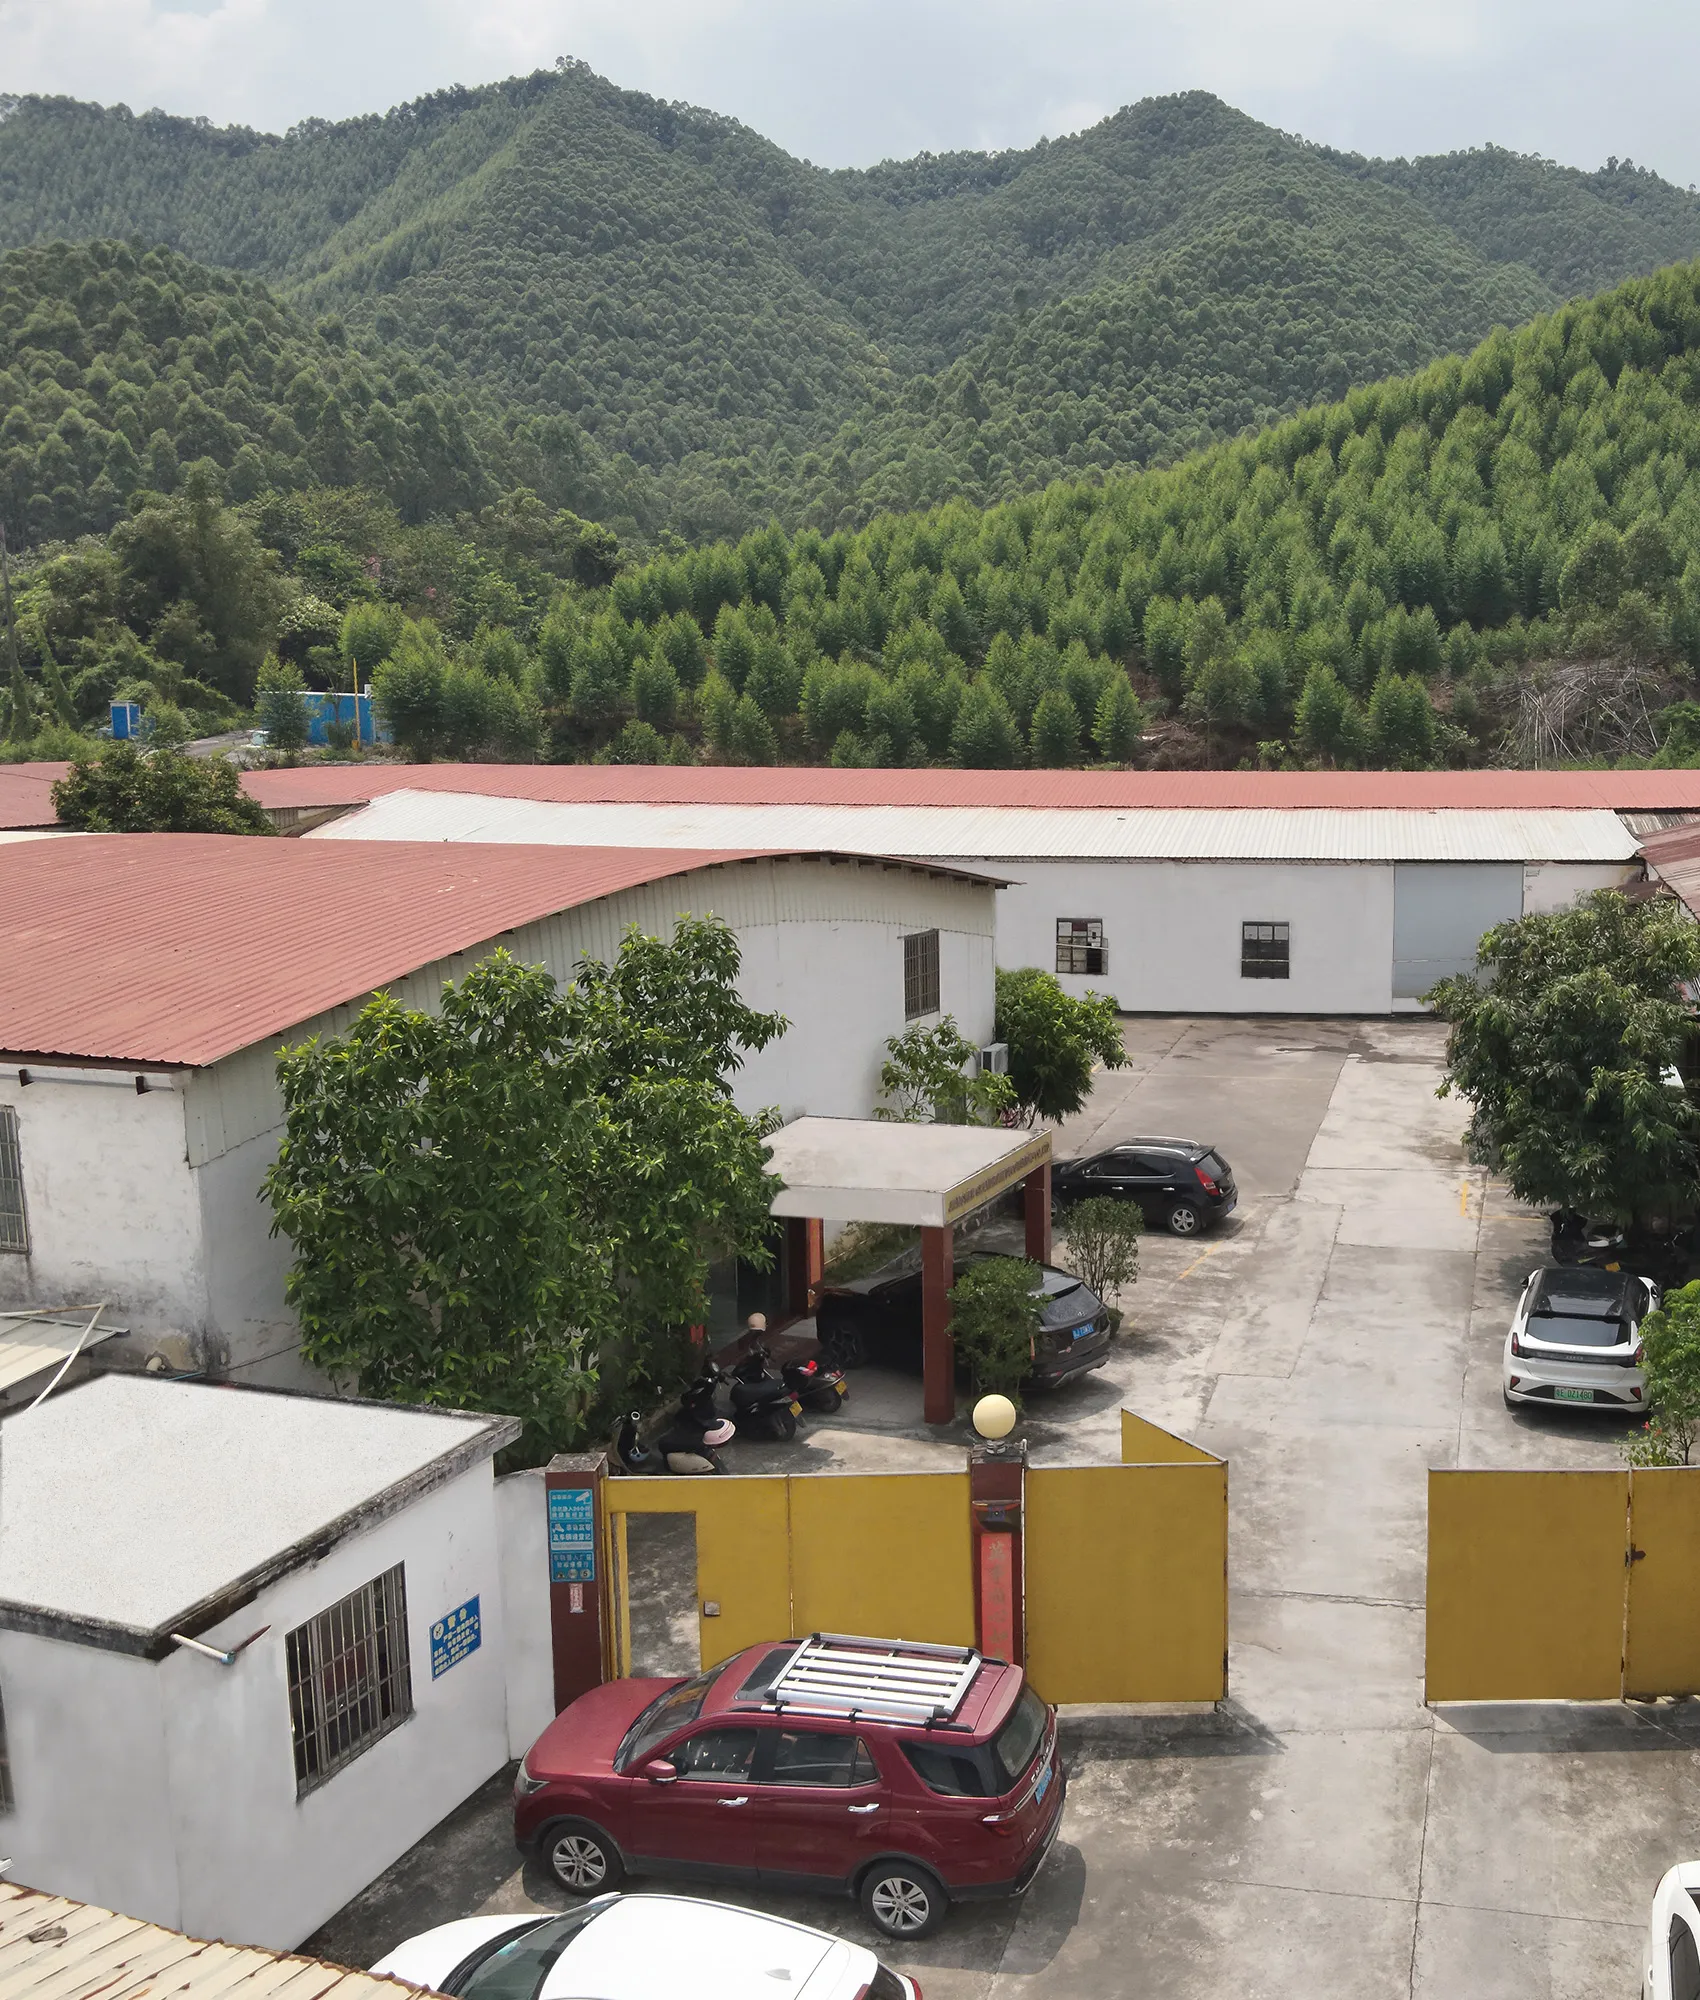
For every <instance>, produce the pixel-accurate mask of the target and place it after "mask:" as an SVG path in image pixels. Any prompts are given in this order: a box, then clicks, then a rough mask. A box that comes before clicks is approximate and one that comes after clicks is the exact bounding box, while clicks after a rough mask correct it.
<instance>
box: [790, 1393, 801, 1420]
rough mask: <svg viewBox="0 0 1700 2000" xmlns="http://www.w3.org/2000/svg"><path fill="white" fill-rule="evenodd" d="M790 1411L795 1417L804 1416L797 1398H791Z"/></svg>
mask: <svg viewBox="0 0 1700 2000" xmlns="http://www.w3.org/2000/svg"><path fill="white" fill-rule="evenodd" d="M790 1409H791V1414H792V1416H794V1417H800V1416H801V1415H802V1414H803V1406H802V1404H801V1403H799V1402H798V1401H797V1399H796V1397H795V1396H793V1397H792V1398H791V1403H790Z"/></svg>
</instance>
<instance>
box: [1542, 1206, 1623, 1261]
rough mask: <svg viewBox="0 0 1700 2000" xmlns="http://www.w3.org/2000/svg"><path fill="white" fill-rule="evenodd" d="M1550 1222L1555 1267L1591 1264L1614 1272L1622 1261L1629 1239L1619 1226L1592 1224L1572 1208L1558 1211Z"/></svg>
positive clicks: (1553, 1213) (1555, 1210) (1615, 1224)
mask: <svg viewBox="0 0 1700 2000" xmlns="http://www.w3.org/2000/svg"><path fill="white" fill-rule="evenodd" d="M1548 1220H1549V1221H1550V1222H1551V1224H1552V1257H1553V1262H1554V1263H1555V1264H1592V1265H1594V1266H1596V1267H1597V1268H1599V1269H1601V1270H1607V1271H1612V1270H1616V1268H1617V1267H1618V1265H1619V1264H1620V1263H1621V1262H1622V1261H1623V1256H1624V1250H1625V1247H1626V1244H1627V1238H1626V1237H1625V1235H1624V1233H1623V1229H1622V1227H1621V1226H1620V1225H1619V1224H1618V1223H1615V1222H1590V1221H1589V1219H1588V1218H1587V1216H1585V1215H1579V1214H1577V1212H1576V1210H1575V1209H1573V1208H1555V1209H1554V1210H1553V1211H1552V1213H1551V1215H1550V1216H1549V1218H1548Z"/></svg>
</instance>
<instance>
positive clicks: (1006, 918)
mask: <svg viewBox="0 0 1700 2000" xmlns="http://www.w3.org/2000/svg"><path fill="white" fill-rule="evenodd" d="M987 865H988V866H989V867H996V868H997V869H998V870H999V872H1001V873H1003V874H1005V875H1008V876H1014V877H1018V878H1019V879H1018V880H1017V881H1016V882H1015V883H1014V884H1013V885H1012V886H1011V887H1010V888H1008V889H1003V890H1000V891H999V892H998V963H999V964H1000V965H1005V966H1018V965H1037V966H1041V967H1043V968H1045V969H1046V970H1051V969H1053V968H1054V967H1055V965H1056V926H1057V919H1058V918H1059V917H1101V918H1102V919H1103V921H1104V941H1105V945H1106V948H1107V950H1108V954H1109V959H1108V972H1107V974H1106V976H1105V977H1104V978H1102V979H1087V978H1080V977H1074V976H1067V977H1064V979H1063V981H1062V983H1063V985H1064V986H1065V987H1066V988H1067V989H1068V990H1069V991H1070V992H1074V993H1085V992H1087V991H1089V990H1092V989H1094V988H1096V989H1097V990H1098V991H1100V992H1110V993H1113V994H1114V995H1115V997H1116V1004H1117V1005H1118V1006H1119V1007H1121V1008H1122V1009H1123V1010H1124V1011H1126V1012H1130V1013H1139V1012H1147V1011H1149V1012H1153V1013H1181V1014H1193V1013H1198V1014H1385V1013H1388V1012H1389V1011H1390V1010H1391V1007H1392V994H1393V870H1392V868H1391V866H1389V865H1386V864H1383V863H1365V862H1360V863H1351V864H1335V863H1327V862H1317V863H1299V862H1223V861H1211V862H1186V861H1098V862H1086V861H1076V862H1048V861H1006V862H1002V863H996V864H990V863H989V864H987ZM1254 920H1255V921H1261V922H1275V923H1287V924H1290V925H1291V926H1292V976H1291V977H1290V978H1288V979H1242V978H1241V977H1240V925H1241V924H1242V922H1250V921H1254Z"/></svg>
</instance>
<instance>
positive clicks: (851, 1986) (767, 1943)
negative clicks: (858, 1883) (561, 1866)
mask: <svg viewBox="0 0 1700 2000" xmlns="http://www.w3.org/2000/svg"><path fill="white" fill-rule="evenodd" d="M372 1970H373V1971H374V1972H378V1973H388V1974H389V1975H390V1976H391V1977H392V1978H395V1979H405V1980H408V1981H409V1982H411V1983H412V1984H413V1985H416V1986H430V1987H433V1988H435V1990H436V1991H437V1992H439V1993H449V1994H453V1995H456V1996H457V2000H678V1996H679V1995H681V1994H689V1995H690V1996H691V2000H774V1995H775V1994H776V1993H783V1994H784V1995H785V1996H786V2000H861V1996H864V1995H865V1996H866V2000H921V1989H920V1987H919V1986H917V1985H916V1984H915V1982H914V1981H913V1980H912V1979H905V1978H904V1977H903V1975H902V1974H901V1973H897V1972H893V1971H891V1970H890V1969H889V1967H887V1966H884V1965H881V1964H880V1962H879V1960H878V1959H877V1958H875V1956H874V1954H873V1953H872V1952H871V1951H869V1950H867V1949H866V1947H865V1946H863V1945H859V1944H852V1943H850V1941H849V1940H848V1939H847V1938H838V1937H831V1936H829V1935H828V1934H827V1933H826V1932H825V1931H816V1930H810V1929H809V1928H808V1926H807V1925H806V1924H794V1923H791V1922H790V1921H789V1920H788V1919H786V1918H784V1917H769V1916H764V1915H762V1914H761V1912H760V1911H757V1910H740V1909H735V1908H733V1906H732V1905H730V1904H728V1903H710V1902H706V1901H699V1900H698V1899H697V1898H695V1897H692V1896H598V1897H597V1898H596V1899H595V1901H594V1902H589V1903H580V1904H579V1905H577V1906H576V1907H575V1908H574V1909H571V1910H569V1911H567V1912H566V1914H565V1915H563V1916H549V1915H547V1914H544V1913H540V1912H538V1911H536V1910H532V1911H529V1912H527V1913H526V1914H525V1915H524V1916H506V1917H467V1918H465V1919H463V1920H462V1921H461V1922H460V1923H455V1924H443V1925H441V1926H439V1927H438V1928H437V1929H436V1930H432V1931H424V1932H422V1933H421V1934H420V1935H419V1936H418V1937H415V1938H409V1939H408V1941H407V1942H406V1944H402V1945H397V1946H396V1948H395V1950H394V1951H392V1952H391V1953H390V1954H389V1956H388V1957H387V1958H383V1959H380V1960H379V1961H378V1963H377V1964H376V1965H374V1966H373V1967H372Z"/></svg>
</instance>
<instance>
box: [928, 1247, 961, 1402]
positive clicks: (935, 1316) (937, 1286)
mask: <svg viewBox="0 0 1700 2000" xmlns="http://www.w3.org/2000/svg"><path fill="white" fill-rule="evenodd" d="M950 1236H951V1232H950V1226H949V1224H948V1223H947V1224H946V1225H945V1227H944V1228H943V1229H923V1230H922V1231H921V1373H922V1390H921V1414H922V1416H923V1417H924V1418H925V1419H926V1421H927V1422H928V1423H929V1424H948V1423H950V1422H952V1421H953V1420H954V1418H955V1416H956V1345H955V1343H954V1342H953V1341H952V1339H951V1337H950V1288H951V1286H952V1285H954V1284H955V1283H956V1270H955V1265H954V1261H953V1259H952V1256H951V1242H950Z"/></svg>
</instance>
